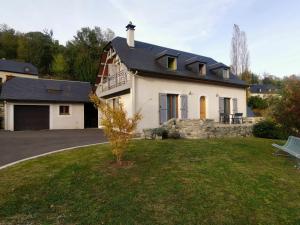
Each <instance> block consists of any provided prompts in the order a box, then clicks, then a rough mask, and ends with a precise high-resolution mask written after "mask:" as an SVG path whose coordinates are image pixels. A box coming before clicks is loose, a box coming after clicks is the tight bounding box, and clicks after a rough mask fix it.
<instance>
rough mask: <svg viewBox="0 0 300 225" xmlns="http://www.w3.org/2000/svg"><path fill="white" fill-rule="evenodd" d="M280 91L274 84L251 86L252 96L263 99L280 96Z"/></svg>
mask: <svg viewBox="0 0 300 225" xmlns="http://www.w3.org/2000/svg"><path fill="white" fill-rule="evenodd" d="M278 95H279V89H278V88H277V87H275V86H274V85H272V84H252V85H251V86H250V96H259V97H261V98H268V97H272V96H278Z"/></svg>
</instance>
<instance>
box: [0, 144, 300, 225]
mask: <svg viewBox="0 0 300 225" xmlns="http://www.w3.org/2000/svg"><path fill="white" fill-rule="evenodd" d="M272 142H273V141H272V140H266V139H257V138H234V139H211V140H163V141H145V140H139V141H134V142H133V144H132V145H131V146H130V149H129V152H128V154H127V155H126V159H125V160H130V161H133V162H134V164H133V165H132V166H131V167H128V168H115V167H113V166H112V164H111V161H112V159H113V158H112V155H111V153H110V150H109V146H108V145H99V146H93V147H87V148H82V149H78V150H74V151H66V152H62V153H58V154H53V155H49V156H47V157H42V158H39V159H35V160H30V161H27V162H23V163H20V164H18V165H16V166H13V167H10V168H7V169H4V170H1V171H0V221H1V222H0V224H1V225H4V224H5V225H9V224H82V225H92V224H300V172H299V170H297V169H295V168H294V162H293V161H292V160H291V159H289V158H286V157H275V156H273V155H272V152H274V149H272V147H271V143H272ZM279 143H281V142H279Z"/></svg>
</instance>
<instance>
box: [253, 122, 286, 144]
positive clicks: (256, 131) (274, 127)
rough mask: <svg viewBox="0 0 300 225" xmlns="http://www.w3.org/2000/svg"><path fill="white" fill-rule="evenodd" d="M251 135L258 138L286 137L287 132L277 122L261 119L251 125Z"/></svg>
mask: <svg viewBox="0 0 300 225" xmlns="http://www.w3.org/2000/svg"><path fill="white" fill-rule="evenodd" d="M253 135H254V136H255V137H260V138H271V139H286V138H287V137H288V133H287V132H286V131H285V130H284V129H283V128H282V127H281V126H280V125H278V124H277V123H275V122H273V121H271V120H263V121H260V122H258V123H257V124H255V125H254V127H253Z"/></svg>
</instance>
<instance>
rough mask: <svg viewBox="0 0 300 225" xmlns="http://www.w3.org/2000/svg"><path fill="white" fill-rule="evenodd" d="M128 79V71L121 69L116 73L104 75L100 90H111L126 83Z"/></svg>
mask: <svg viewBox="0 0 300 225" xmlns="http://www.w3.org/2000/svg"><path fill="white" fill-rule="evenodd" d="M129 80H130V76H129V73H128V71H126V70H121V71H119V72H118V73H116V74H113V75H109V76H107V77H104V80H103V84H102V91H107V90H111V89H113V88H116V87H119V86H122V85H124V84H127V83H128V81H129Z"/></svg>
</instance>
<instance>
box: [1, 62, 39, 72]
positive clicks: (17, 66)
mask: <svg viewBox="0 0 300 225" xmlns="http://www.w3.org/2000/svg"><path fill="white" fill-rule="evenodd" d="M0 71H6V72H13V73H21V74H29V75H36V76H37V75H38V70H37V68H36V67H35V66H33V65H32V64H31V63H25V62H17V61H13V60H6V59H0Z"/></svg>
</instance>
